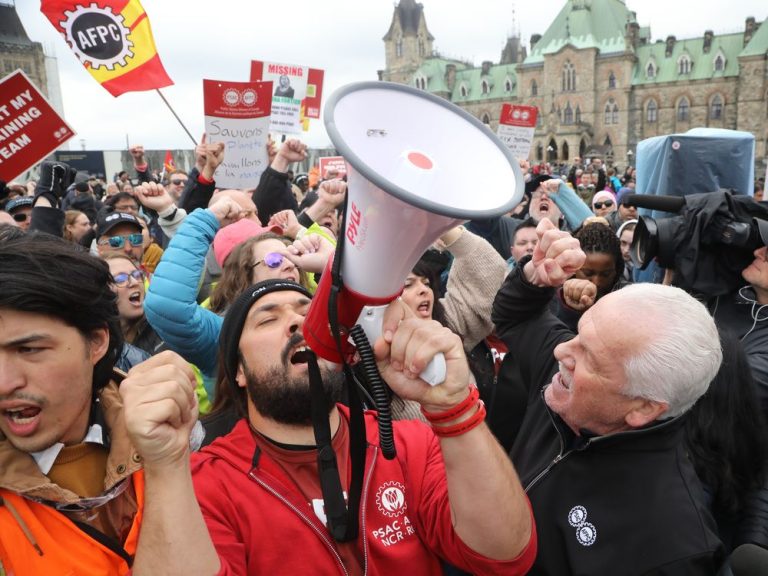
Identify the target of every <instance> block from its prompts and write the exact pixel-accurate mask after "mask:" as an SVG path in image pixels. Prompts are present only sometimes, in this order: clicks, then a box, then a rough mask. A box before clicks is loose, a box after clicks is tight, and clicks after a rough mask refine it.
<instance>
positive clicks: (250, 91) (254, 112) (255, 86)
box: [203, 80, 272, 118]
mask: <svg viewBox="0 0 768 576" xmlns="http://www.w3.org/2000/svg"><path fill="white" fill-rule="evenodd" d="M203 95H204V99H203V106H204V108H205V115H206V116H220V117H224V118H263V117H264V116H269V115H270V113H271V111H272V82H220V81H218V80H203Z"/></svg>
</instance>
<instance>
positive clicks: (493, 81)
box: [451, 64, 517, 103]
mask: <svg viewBox="0 0 768 576" xmlns="http://www.w3.org/2000/svg"><path fill="white" fill-rule="evenodd" d="M516 66H517V65H516V64H497V65H495V66H491V69H490V70H489V72H488V74H483V69H482V68H469V69H466V70H461V71H457V72H456V84H455V85H454V87H453V94H451V102H455V103H461V102H482V101H483V100H494V99H498V98H513V97H515V96H516V95H517V72H516V71H515V68H516ZM507 78H509V80H510V82H511V84H512V85H511V90H509V91H507V90H506V81H507ZM483 80H485V81H486V82H487V84H488V92H487V93H486V94H483ZM462 86H464V88H465V89H466V96H465V95H463V94H462V90H461V87H462Z"/></svg>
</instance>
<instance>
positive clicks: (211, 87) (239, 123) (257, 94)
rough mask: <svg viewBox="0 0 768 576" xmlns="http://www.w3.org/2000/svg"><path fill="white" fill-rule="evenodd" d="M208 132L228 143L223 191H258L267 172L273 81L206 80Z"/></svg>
mask: <svg viewBox="0 0 768 576" xmlns="http://www.w3.org/2000/svg"><path fill="white" fill-rule="evenodd" d="M203 100H204V107H205V132H206V133H207V134H208V140H209V141H210V142H224V146H225V149H224V162H222V163H221V166H219V167H218V168H217V169H216V174H215V178H216V184H217V186H219V187H220V188H254V187H256V185H257V184H258V183H259V178H261V173H262V172H264V170H266V169H267V166H268V165H269V159H268V157H267V137H268V135H269V118H270V117H269V115H270V110H271V105H272V83H271V82H223V81H219V80H203Z"/></svg>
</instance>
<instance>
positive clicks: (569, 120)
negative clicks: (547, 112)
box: [563, 102, 573, 124]
mask: <svg viewBox="0 0 768 576" xmlns="http://www.w3.org/2000/svg"><path fill="white" fill-rule="evenodd" d="M563 124H573V108H571V103H570V102H568V103H567V104H566V105H565V111H564V112H563Z"/></svg>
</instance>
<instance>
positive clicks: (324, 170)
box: [319, 156, 347, 180]
mask: <svg viewBox="0 0 768 576" xmlns="http://www.w3.org/2000/svg"><path fill="white" fill-rule="evenodd" d="M319 164H320V177H321V178H322V179H323V180H325V179H327V178H328V172H329V171H333V170H335V171H336V172H338V175H337V176H334V178H342V177H344V176H346V175H347V164H346V162H344V158H342V157H341V156H326V157H324V158H320V160H319Z"/></svg>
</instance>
